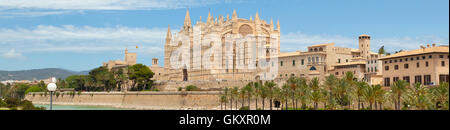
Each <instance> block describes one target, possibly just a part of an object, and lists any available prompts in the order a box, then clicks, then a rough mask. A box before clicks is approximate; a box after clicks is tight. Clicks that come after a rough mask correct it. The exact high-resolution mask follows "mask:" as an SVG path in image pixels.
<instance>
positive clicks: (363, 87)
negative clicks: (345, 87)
mask: <svg viewBox="0 0 450 130" xmlns="http://www.w3.org/2000/svg"><path fill="white" fill-rule="evenodd" d="M368 87H369V85H368V84H367V83H366V82H356V96H357V99H358V110H360V109H361V107H362V108H364V102H363V101H362V100H361V99H362V98H363V97H364V96H365V95H367V93H366V92H367V91H368V90H367V88H368Z"/></svg>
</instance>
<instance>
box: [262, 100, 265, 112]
mask: <svg viewBox="0 0 450 130" xmlns="http://www.w3.org/2000/svg"><path fill="white" fill-rule="evenodd" d="M265 101H266V99H265V98H262V110H264V102H265Z"/></svg>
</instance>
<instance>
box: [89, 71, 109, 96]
mask: <svg viewBox="0 0 450 130" xmlns="http://www.w3.org/2000/svg"><path fill="white" fill-rule="evenodd" d="M89 76H90V78H91V79H92V81H93V84H95V86H97V87H102V86H103V91H107V89H108V88H109V87H110V83H111V80H114V76H113V74H112V73H111V72H109V70H108V69H107V68H106V67H103V66H102V67H99V68H96V69H93V70H91V71H90V72H89Z"/></svg>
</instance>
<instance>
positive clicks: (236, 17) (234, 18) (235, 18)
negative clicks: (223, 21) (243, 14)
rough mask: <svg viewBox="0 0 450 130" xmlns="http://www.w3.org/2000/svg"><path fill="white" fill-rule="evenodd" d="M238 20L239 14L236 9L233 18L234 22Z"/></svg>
mask: <svg viewBox="0 0 450 130" xmlns="http://www.w3.org/2000/svg"><path fill="white" fill-rule="evenodd" d="M237 19H238V16H237V13H236V9H235V10H234V11H233V16H232V20H237Z"/></svg>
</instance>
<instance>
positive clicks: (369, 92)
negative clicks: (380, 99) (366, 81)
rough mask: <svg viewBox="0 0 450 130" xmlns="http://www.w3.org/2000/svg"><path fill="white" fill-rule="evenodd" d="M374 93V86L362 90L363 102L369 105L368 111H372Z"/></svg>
mask: <svg viewBox="0 0 450 130" xmlns="http://www.w3.org/2000/svg"><path fill="white" fill-rule="evenodd" d="M375 91H376V90H374V86H367V87H365V89H364V90H363V97H364V99H365V101H367V102H368V103H369V108H370V110H372V108H373V107H372V105H373V103H374V102H375Z"/></svg>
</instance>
